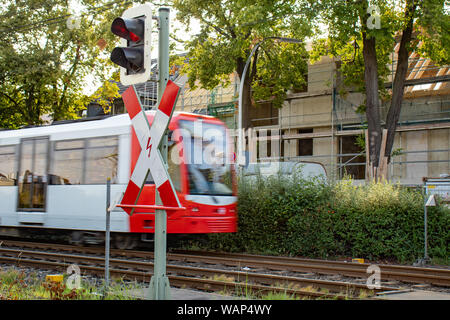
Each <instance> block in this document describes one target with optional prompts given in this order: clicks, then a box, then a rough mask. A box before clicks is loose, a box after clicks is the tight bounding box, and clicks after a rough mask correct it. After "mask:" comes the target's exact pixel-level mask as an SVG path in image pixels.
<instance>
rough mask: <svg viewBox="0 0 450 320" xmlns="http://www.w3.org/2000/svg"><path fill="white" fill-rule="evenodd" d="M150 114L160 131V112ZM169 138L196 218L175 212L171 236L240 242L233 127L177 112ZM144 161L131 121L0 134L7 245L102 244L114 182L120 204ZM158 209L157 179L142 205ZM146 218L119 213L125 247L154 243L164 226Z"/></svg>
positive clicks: (179, 185) (116, 233) (173, 165)
mask: <svg viewBox="0 0 450 320" xmlns="http://www.w3.org/2000/svg"><path fill="white" fill-rule="evenodd" d="M146 114H147V117H148V119H149V123H151V122H152V119H153V116H154V112H152V111H147V112H146ZM169 130H170V131H169V132H170V133H169V143H168V145H169V147H168V172H169V174H170V176H171V179H172V182H173V185H174V187H175V189H176V190H177V194H178V197H179V199H180V202H181V205H182V206H183V207H185V208H186V210H182V211H181V210H180V211H170V212H168V219H167V231H168V233H181V234H187V233H216V232H235V231H236V227H237V213H236V202H237V197H236V183H235V179H236V177H235V173H234V167H233V164H232V155H233V150H232V144H230V137H229V136H228V134H227V130H226V127H225V125H224V124H223V123H222V122H221V121H219V120H217V119H215V118H213V117H210V116H205V115H199V114H191V113H185V112H174V114H173V117H172V120H171V122H170V124H169ZM211 133H212V134H211ZM211 145H213V147H212V148H211ZM139 153H140V146H139V142H138V140H137V138H136V135H135V133H134V130H133V129H132V127H131V121H130V119H129V116H128V114H123V115H118V116H113V117H108V118H104V119H101V120H90V121H74V122H71V123H65V124H57V125H56V124H55V125H50V126H42V127H34V128H25V129H20V130H8V131H0V235H10V236H20V235H22V234H23V233H30V232H32V233H33V232H34V234H43V233H47V232H48V231H59V233H60V234H61V233H63V234H65V235H68V236H69V237H70V239H71V241H72V242H85V243H96V242H97V243H98V242H100V241H102V239H103V235H104V232H103V231H104V230H105V206H106V187H105V184H106V179H107V178H108V177H110V178H111V181H112V183H111V199H113V200H114V199H118V198H119V197H120V196H121V195H122V194H123V192H124V191H125V188H126V186H127V183H128V180H129V177H130V174H131V172H132V171H133V168H134V165H135V163H136V161H137V159H138V156H139ZM211 158H213V160H214V161H210V160H211ZM207 160H208V161H207ZM149 175H150V174H149ZM154 200H155V186H154V184H152V181H151V176H150V177H147V183H146V185H145V187H144V189H143V191H142V193H141V195H140V198H139V202H138V204H145V205H149V204H150V205H152V204H154ZM142 212H143V210H139V209H137V210H136V211H135V214H133V215H131V216H129V215H128V214H126V213H125V212H124V211H123V210H122V209H120V208H116V209H114V210H113V211H112V212H111V232H112V237H113V241H114V243H115V245H116V246H117V247H122V248H125V247H128V248H130V247H133V246H134V245H135V244H136V243H137V241H138V240H139V239H141V240H148V239H151V236H150V237H149V235H150V234H151V233H153V232H154V219H155V217H154V214H152V213H151V212H149V211H146V212H145V213H142Z"/></svg>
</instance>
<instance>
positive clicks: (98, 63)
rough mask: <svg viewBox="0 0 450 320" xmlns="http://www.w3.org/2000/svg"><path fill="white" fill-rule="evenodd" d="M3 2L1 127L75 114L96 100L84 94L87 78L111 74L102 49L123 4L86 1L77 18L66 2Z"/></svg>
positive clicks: (110, 41)
mask: <svg viewBox="0 0 450 320" xmlns="http://www.w3.org/2000/svg"><path fill="white" fill-rule="evenodd" d="M0 3H1V6H0V7H1V9H0V21H1V22H0V110H1V112H0V128H1V127H3V128H12V129H14V128H18V127H20V126H22V125H36V124H41V123H42V122H43V121H44V120H43V117H45V116H46V117H49V118H51V119H53V120H61V119H74V118H76V117H77V116H78V113H79V111H80V110H82V109H83V108H85V106H86V105H87V103H88V102H89V101H90V100H92V99H93V98H94V97H89V96H87V95H86V94H84V92H83V87H84V85H85V83H84V81H85V79H87V76H88V75H93V76H96V77H98V78H100V79H104V78H106V77H107V75H108V74H109V73H110V72H109V70H110V68H111V67H112V64H111V63H109V54H108V53H109V52H110V50H105V52H103V50H104V49H105V48H108V49H110V48H112V47H113V46H114V44H115V43H114V42H115V41H116V39H114V37H113V35H112V34H111V32H110V30H109V28H110V24H111V21H112V18H113V17H115V16H118V15H120V14H121V13H122V11H123V10H124V9H125V8H124V6H123V4H122V3H121V1H120V2H119V1H115V2H110V3H106V4H102V3H99V2H98V1H93V0H83V1H80V4H81V5H82V7H83V9H82V10H83V14H82V15H80V16H78V17H74V16H71V13H70V12H69V8H68V3H67V1H65V0H56V1H52V2H48V1H42V0H28V1H0ZM127 5H128V6H129V5H130V4H127ZM68 20H69V21H68ZM70 21H75V23H73V24H72V25H71V24H70ZM113 94H114V93H113Z"/></svg>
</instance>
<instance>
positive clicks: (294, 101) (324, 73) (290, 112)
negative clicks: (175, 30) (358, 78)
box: [177, 53, 450, 185]
mask: <svg viewBox="0 0 450 320" xmlns="http://www.w3.org/2000/svg"><path fill="white" fill-rule="evenodd" d="M392 60H393V63H392V65H391V66H390V69H391V75H393V74H395V67H396V64H395V62H396V61H395V60H396V55H395V54H394V57H393V59H392ZM409 60H410V62H409V70H408V75H407V79H406V86H405V95H404V100H403V106H402V111H401V115H400V120H399V123H398V127H397V133H396V137H395V143H394V147H393V154H392V157H391V162H390V163H389V165H388V178H389V180H391V181H394V182H397V181H398V182H400V183H402V184H407V185H417V184H422V178H423V177H439V176H443V175H446V174H449V173H450V170H449V165H450V84H449V79H450V68H449V66H444V67H439V66H436V65H435V64H433V63H432V62H431V61H430V60H429V59H424V58H421V57H419V55H417V54H415V53H413V54H412V55H411V56H410V59H409ZM338 63H339V61H338V60H337V59H332V58H329V57H323V58H322V59H321V60H320V61H319V62H317V63H314V64H310V65H309V66H308V75H307V83H308V85H307V87H306V88H305V90H304V92H300V93H290V94H288V95H287V98H286V101H285V103H284V104H283V107H282V108H280V109H277V108H273V107H272V105H271V102H270V101H263V102H259V103H258V105H257V106H256V107H255V108H251V109H252V110H251V112H250V119H251V123H252V127H251V130H248V131H246V141H247V143H246V150H247V151H250V152H249V157H250V159H249V160H250V161H251V162H255V161H313V162H319V163H322V164H323V165H324V166H325V168H326V170H327V173H328V176H329V178H330V179H333V180H336V179H341V178H343V177H344V176H345V175H350V176H352V177H353V179H354V180H356V181H364V180H365V178H366V166H367V165H366V151H365V150H363V149H364V148H363V147H362V146H361V143H358V141H360V140H362V141H364V137H363V134H364V131H365V128H366V118H365V114H364V113H359V112H357V111H358V107H359V106H360V105H361V104H364V95H363V94H361V93H359V92H351V91H350V92H347V93H346V94H345V96H344V95H341V94H340V93H339V92H340V90H339V89H340V86H341V83H342V80H341V77H340V73H339V72H338V68H337V65H338ZM230 77H231V78H230V80H231V81H230V85H228V86H227V87H217V88H215V89H214V90H210V91H208V90H205V89H201V88H197V89H195V90H190V89H189V87H187V85H186V87H185V88H183V91H182V94H181V95H180V97H179V99H178V103H177V110H179V111H189V112H198V113H204V114H210V115H213V116H216V117H219V118H221V119H222V120H223V121H224V122H225V123H226V124H227V125H228V127H229V128H236V123H237V114H238V113H237V100H238V90H239V78H238V77H237V76H236V75H231V76H230ZM391 85H392V76H391V77H390V78H389V79H388V83H386V87H387V88H389V87H390V86H391ZM389 105H390V102H389V101H388V102H382V103H381V110H380V114H381V119H385V117H386V114H387V112H388V108H389ZM263 141H267V144H265V143H262V142H263Z"/></svg>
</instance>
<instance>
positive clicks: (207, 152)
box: [169, 120, 232, 195]
mask: <svg viewBox="0 0 450 320" xmlns="http://www.w3.org/2000/svg"><path fill="white" fill-rule="evenodd" d="M179 130H180V131H179V132H180V136H181V137H182V141H183V149H184V157H183V158H184V161H185V163H186V167H187V169H188V179H189V193H190V194H209V195H232V179H231V165H230V163H229V162H230V161H229V157H228V156H227V154H228V153H229V152H228V145H227V135H226V128H225V126H223V125H219V124H213V123H207V122H204V121H201V120H200V121H199V120H197V121H187V120H180V121H179ZM169 156H170V155H169Z"/></svg>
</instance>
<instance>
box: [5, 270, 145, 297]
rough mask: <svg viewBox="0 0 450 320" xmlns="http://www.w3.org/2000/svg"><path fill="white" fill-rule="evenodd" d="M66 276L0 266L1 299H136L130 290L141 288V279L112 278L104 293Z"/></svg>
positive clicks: (90, 285)
mask: <svg viewBox="0 0 450 320" xmlns="http://www.w3.org/2000/svg"><path fill="white" fill-rule="evenodd" d="M66 280H67V279H64V280H63V281H62V282H60V283H57V282H46V281H42V280H39V278H38V276H37V275H36V274H35V273H28V274H25V273H24V272H23V271H20V270H17V269H13V268H11V269H7V270H2V269H0V300H103V299H105V300H132V299H134V298H133V297H131V296H130V295H129V294H128V293H129V292H130V291H131V290H133V289H138V288H140V286H139V285H138V284H137V283H129V282H124V281H122V280H116V281H112V282H111V285H110V286H109V288H108V294H107V295H106V296H105V297H104V296H103V294H102V290H103V288H99V287H96V286H94V285H92V284H89V283H88V282H86V281H83V280H82V281H81V288H80V289H69V288H68V287H67V286H66Z"/></svg>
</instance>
